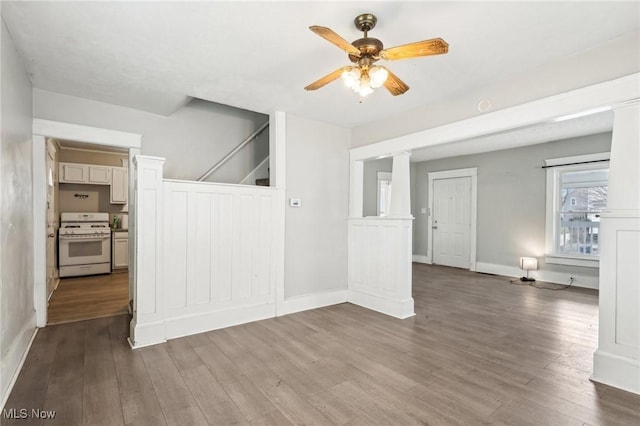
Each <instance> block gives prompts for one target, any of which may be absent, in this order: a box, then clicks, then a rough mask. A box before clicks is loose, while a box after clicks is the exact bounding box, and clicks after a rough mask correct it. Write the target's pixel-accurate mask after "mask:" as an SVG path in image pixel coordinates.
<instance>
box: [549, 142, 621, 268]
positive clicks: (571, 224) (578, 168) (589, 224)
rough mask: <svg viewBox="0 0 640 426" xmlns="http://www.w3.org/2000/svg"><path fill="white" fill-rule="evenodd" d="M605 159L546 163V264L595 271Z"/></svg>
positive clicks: (606, 176) (604, 194) (580, 158)
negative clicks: (585, 268)
mask: <svg viewBox="0 0 640 426" xmlns="http://www.w3.org/2000/svg"><path fill="white" fill-rule="evenodd" d="M608 159H609V154H608V153H602V154H591V155H585V156H578V157H570V158H555V159H552V160H546V163H547V167H548V168H547V221H546V225H547V226H546V228H547V229H546V233H547V238H546V261H547V262H548V263H559V264H564V265H575V266H591V267H598V259H599V255H600V252H601V251H600V238H599V235H600V213H601V212H602V211H603V210H604V209H605V207H606V205H607V188H608V181H609V162H608ZM575 163H581V164H575Z"/></svg>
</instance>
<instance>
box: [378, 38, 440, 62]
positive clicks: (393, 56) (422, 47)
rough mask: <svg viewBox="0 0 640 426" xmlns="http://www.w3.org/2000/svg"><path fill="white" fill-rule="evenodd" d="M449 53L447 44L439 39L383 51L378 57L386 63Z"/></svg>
mask: <svg viewBox="0 0 640 426" xmlns="http://www.w3.org/2000/svg"><path fill="white" fill-rule="evenodd" d="M448 51H449V44H448V43H447V42H446V41H444V40H443V39H441V38H432V39H430V40H423V41H417V42H415V43H409V44H404V45H402V46H396V47H392V48H390V49H384V50H383V51H381V52H380V57H381V58H382V59H386V60H387V61H396V60H398V59H409V58H416V57H418V56H430V55H442V54H444V53H447V52H448Z"/></svg>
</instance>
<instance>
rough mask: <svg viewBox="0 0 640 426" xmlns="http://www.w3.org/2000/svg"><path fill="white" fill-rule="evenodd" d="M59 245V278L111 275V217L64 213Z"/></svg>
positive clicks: (106, 215) (106, 214)
mask: <svg viewBox="0 0 640 426" xmlns="http://www.w3.org/2000/svg"><path fill="white" fill-rule="evenodd" d="M58 243H59V251H58V253H59V266H60V277H73V276H80V275H95V274H106V273H110V272H111V228H110V226H109V213H62V214H61V215H60V230H59V231H58Z"/></svg>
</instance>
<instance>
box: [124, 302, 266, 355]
mask: <svg viewBox="0 0 640 426" xmlns="http://www.w3.org/2000/svg"><path fill="white" fill-rule="evenodd" d="M274 316H275V303H261V304H257V305H250V306H238V307H234V308H227V309H221V310H219V311H213V312H201V313H194V314H188V315H181V316H175V317H170V318H165V319H164V320H162V321H155V322H151V323H146V324H133V322H132V331H133V333H132V334H131V335H132V336H133V337H134V340H133V341H129V345H130V346H131V347H132V348H133V349H139V348H143V347H145V346H152V345H157V344H159V343H164V342H166V341H167V340H169V339H176V338H178V337H184V336H190V335H192V334H198V333H204V332H207V331H211V330H218V329H220V328H225V327H233V326H234V325H239V324H245V323H248V322H253V321H260V320H263V319H267V318H273V317H274Z"/></svg>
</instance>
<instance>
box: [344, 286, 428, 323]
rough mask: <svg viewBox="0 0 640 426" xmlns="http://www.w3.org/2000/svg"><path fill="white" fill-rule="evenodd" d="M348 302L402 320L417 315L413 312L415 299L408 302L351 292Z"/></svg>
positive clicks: (407, 300)
mask: <svg viewBox="0 0 640 426" xmlns="http://www.w3.org/2000/svg"><path fill="white" fill-rule="evenodd" d="M347 301H348V302H349V303H353V304H354V305H358V306H362V307H364V308H368V309H372V310H374V311H377V312H381V313H383V314H387V315H390V316H392V317H396V318H400V319H405V318H409V317H412V316H414V315H415V314H416V313H415V312H414V310H413V297H410V298H409V299H406V300H393V299H389V298H386V297H382V296H378V295H375V294H371V293H365V292H362V291H357V290H349V291H348V293H347Z"/></svg>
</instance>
